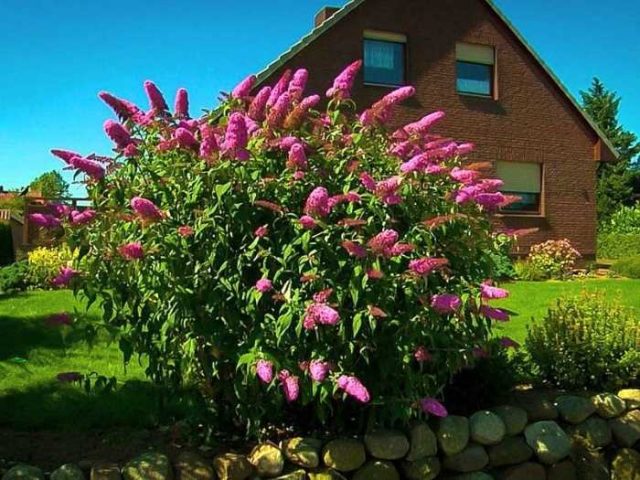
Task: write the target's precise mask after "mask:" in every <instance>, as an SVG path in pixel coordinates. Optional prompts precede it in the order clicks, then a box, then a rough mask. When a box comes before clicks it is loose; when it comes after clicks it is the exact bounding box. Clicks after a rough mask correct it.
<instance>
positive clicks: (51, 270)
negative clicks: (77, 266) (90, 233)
mask: <svg viewBox="0 0 640 480" xmlns="http://www.w3.org/2000/svg"><path fill="white" fill-rule="evenodd" d="M76 256H77V253H76V254H74V253H73V252H72V251H71V249H70V248H69V247H68V246H67V245H61V246H58V247H38V248H35V249H33V250H31V251H30V252H29V253H28V254H27V262H28V265H29V271H28V275H29V281H30V283H31V284H33V285H35V286H37V287H39V288H48V287H50V286H51V282H52V281H53V279H54V278H55V277H56V275H58V273H59V272H60V267H62V266H70V265H71V264H72V263H73V260H74V258H75V257H76Z"/></svg>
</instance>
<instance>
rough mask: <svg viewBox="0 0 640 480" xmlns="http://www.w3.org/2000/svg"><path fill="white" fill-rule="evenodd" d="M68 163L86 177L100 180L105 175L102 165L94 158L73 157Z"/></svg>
mask: <svg viewBox="0 0 640 480" xmlns="http://www.w3.org/2000/svg"><path fill="white" fill-rule="evenodd" d="M69 165H70V166H71V167H73V168H75V169H76V170H79V171H81V172H82V173H84V174H86V175H87V176H88V177H90V178H94V179H96V180H100V179H101V178H104V176H105V169H104V166H103V165H102V164H101V163H100V162H97V161H96V160H91V159H89V158H83V157H73V158H72V159H71V160H70V161H69Z"/></svg>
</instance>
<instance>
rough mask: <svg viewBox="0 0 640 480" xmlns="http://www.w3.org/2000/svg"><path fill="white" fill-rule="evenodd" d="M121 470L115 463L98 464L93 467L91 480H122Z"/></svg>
mask: <svg viewBox="0 0 640 480" xmlns="http://www.w3.org/2000/svg"><path fill="white" fill-rule="evenodd" d="M121 478H122V476H121V475H120V468H119V467H118V465H117V464H115V463H106V462H105V463H96V464H94V465H93V467H91V480H120V479H121Z"/></svg>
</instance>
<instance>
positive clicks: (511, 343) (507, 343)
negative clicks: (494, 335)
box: [500, 337, 520, 350]
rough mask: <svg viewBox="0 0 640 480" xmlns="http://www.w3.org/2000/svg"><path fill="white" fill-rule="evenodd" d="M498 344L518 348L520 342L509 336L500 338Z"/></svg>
mask: <svg viewBox="0 0 640 480" xmlns="http://www.w3.org/2000/svg"><path fill="white" fill-rule="evenodd" d="M500 345H501V346H502V347H504V348H513V349H515V350H517V349H519V348H520V344H519V343H518V342H516V341H515V340H514V339H512V338H509V337H502V338H501V339H500Z"/></svg>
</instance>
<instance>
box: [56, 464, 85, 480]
mask: <svg viewBox="0 0 640 480" xmlns="http://www.w3.org/2000/svg"><path fill="white" fill-rule="evenodd" d="M49 478H50V479H51V480H84V473H82V469H81V468H80V467H79V466H78V465H76V464H75V463H66V464H64V465H62V466H61V467H59V468H57V469H55V470H54V471H53V472H51V476H50V477H49Z"/></svg>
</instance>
